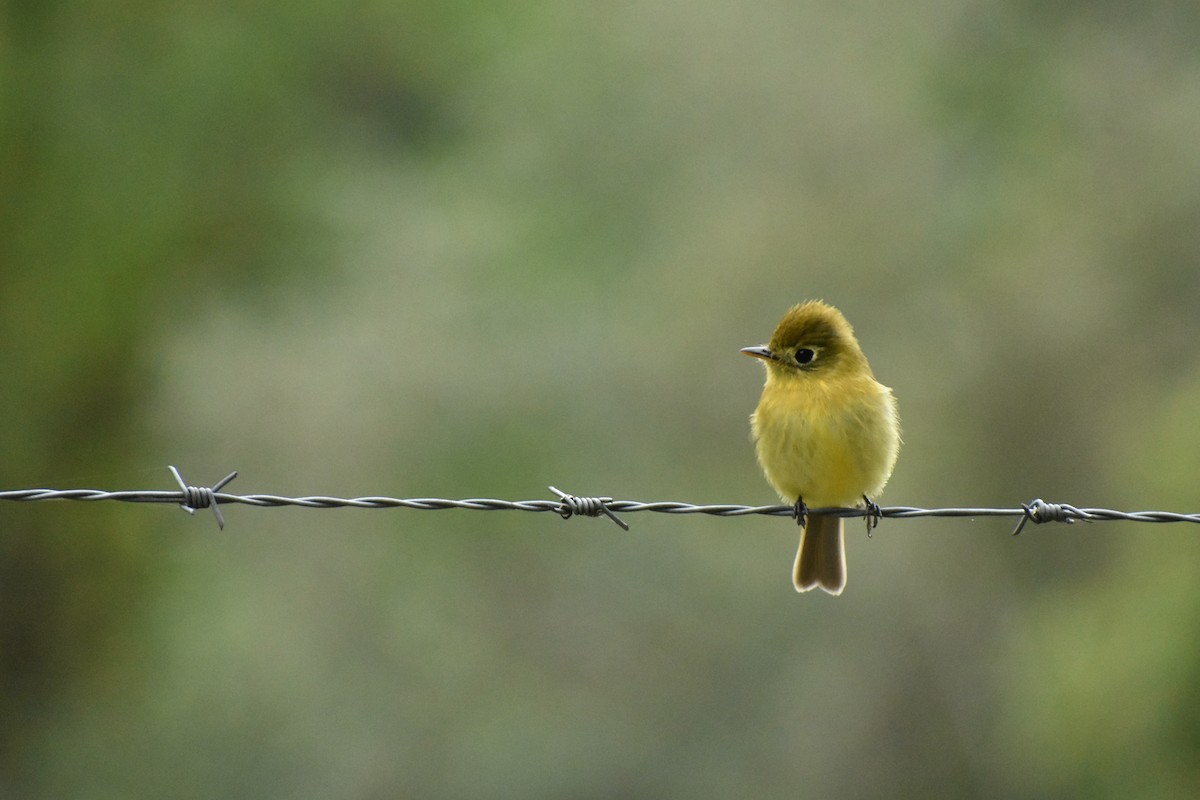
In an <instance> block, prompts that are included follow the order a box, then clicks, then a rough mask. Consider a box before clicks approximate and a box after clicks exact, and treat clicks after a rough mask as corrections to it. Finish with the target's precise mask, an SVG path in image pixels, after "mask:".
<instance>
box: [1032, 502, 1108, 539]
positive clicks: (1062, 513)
mask: <svg viewBox="0 0 1200 800" xmlns="http://www.w3.org/2000/svg"><path fill="white" fill-rule="evenodd" d="M1021 508H1022V509H1024V511H1025V514H1024V516H1022V517H1021V519H1020V520H1019V521H1018V522H1017V527H1016V528H1014V529H1013V532H1012V535H1013V536H1016V535H1017V534H1019V533H1020V532H1021V531H1022V530H1023V529H1024V528H1025V523H1027V522H1032V523H1033V524H1035V525H1041V524H1042V523H1043V522H1065V523H1066V524H1068V525H1070V524H1071V523H1072V522H1075V521H1076V520H1082V521H1083V522H1091V521H1092V519H1093V517H1092V515H1091V514H1089V513H1088V512H1086V511H1083V510H1081V509H1078V508H1076V507H1075V506H1072V505H1068V504H1067V503H1047V502H1046V501H1044V500H1042V499H1041V498H1040V497H1039V498H1038V499H1036V500H1034V501H1033V502H1032V503H1022V504H1021Z"/></svg>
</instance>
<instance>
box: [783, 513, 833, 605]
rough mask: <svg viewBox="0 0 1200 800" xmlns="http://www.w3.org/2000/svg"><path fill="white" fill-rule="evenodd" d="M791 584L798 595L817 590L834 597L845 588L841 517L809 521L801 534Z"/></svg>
mask: <svg viewBox="0 0 1200 800" xmlns="http://www.w3.org/2000/svg"><path fill="white" fill-rule="evenodd" d="M792 583H793V584H794V585H795V586H796V591H797V592H807V591H808V590H809V589H815V588H817V587H818V586H819V587H821V588H822V589H824V590H825V591H827V592H829V593H830V594H835V595H836V594H841V593H842V589H845V588H846V546H845V543H844V542H843V541H842V518H841V517H827V516H817V517H811V516H810V517H809V518H808V525H807V526H806V527H805V528H804V531H803V532H802V533H801V534H800V550H799V552H797V553H796V566H795V568H794V569H793V571H792Z"/></svg>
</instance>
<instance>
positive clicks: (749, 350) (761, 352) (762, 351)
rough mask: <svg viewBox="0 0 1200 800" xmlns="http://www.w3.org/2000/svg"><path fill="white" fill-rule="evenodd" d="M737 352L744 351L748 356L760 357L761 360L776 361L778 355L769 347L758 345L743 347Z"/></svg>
mask: <svg viewBox="0 0 1200 800" xmlns="http://www.w3.org/2000/svg"><path fill="white" fill-rule="evenodd" d="M739 352H741V353H745V354H746V355H748V356H754V357H755V358H761V359H762V360H763V361H778V360H779V357H778V356H776V355H775V354H774V353H772V352H771V351H770V349H768V348H766V347H763V346H762V345H758V346H756V347H743V348H742V349H741V350H740V351H739Z"/></svg>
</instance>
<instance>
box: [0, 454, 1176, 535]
mask: <svg viewBox="0 0 1200 800" xmlns="http://www.w3.org/2000/svg"><path fill="white" fill-rule="evenodd" d="M170 469H171V474H172V475H173V476H174V478H175V480H176V482H177V483H178V484H179V486H180V489H179V490H178V491H159V490H125V491H104V490H101V489H14V490H8V491H0V501H4V500H7V501H12V502H36V501H41V500H75V501H81V502H99V501H117V502H122V503H174V504H177V505H179V506H181V507H182V508H183V509H184V510H185V511H187V512H188V513H194V512H195V511H197V510H199V509H203V508H212V510H213V514H214V516H215V517H216V519H217V524H218V525H219V526H220V527H221V528H224V527H225V519H224V517H223V516H222V514H221V508H220V507H221V505H223V504H230V503H233V504H240V505H248V506H257V507H258V508H280V507H284V506H296V507H299V508H407V509H413V510H418V511H442V510H447V509H465V510H469V511H534V512H546V511H550V512H554V513H556V514H558V515H559V516H561V517H562V518H563V519H569V518H570V517H572V516H577V515H582V516H592V517H597V516H607V517H608V518H609V519H611V520H612V521H613V522H614V523H616V524H617V525H620V526H621V527H622V528H624V529H625V530H629V526H628V525H627V524H626V523H625V522H624V521H623V520H622V519H621V518H620V517H618V516H617V514H618V513H620V514H630V513H634V512H639V511H649V512H655V513H660V514H706V515H710V516H717V517H744V516H751V515H764V516H772V517H794V516H795V508H794V507H793V506H789V505H763V506H747V505H734V504H694V503H681V502H670V501H655V502H642V501H640V500H614V499H613V498H611V497H576V496H575V495H571V494H568V493H566V492H562V491H560V490H558V489H556V488H554V487H553V486H551V487H549V489H550V491H551V492H553V493H554V494H555V495H557V496H558V499H557V500H499V499H496V498H489V497H472V498H466V499H462V500H452V499H448V498H441V497H412V498H399V497H382V496H368V497H328V496H324V495H310V496H306V497H283V496H280V495H273V494H246V495H238V494H230V493H227V492H222V491H220V489H221V488H222V487H224V486H225V485H226V484H227V483H229V482H230V481H232V480H233V479H234V478H235V477H237V473H236V472H233V473H230V474H229V475H228V476H226V477H225V478H224V479H222V480H221V481H220V482H218V483H216V484H214V485H213V486H212V487H211V488H209V487H197V486H190V485H188V484H187V483H186V482H185V481H184V480H183V477H182V476H181V475H180V474H179V471H178V470H177V469H175V467H171V468H170ZM808 514H809V515H830V516H839V517H867V516H868V515H871V516H874V515H875V514H876V512H875V511H874V510H868V509H865V508H810V509H808ZM878 516H880V517H883V518H887V519H913V518H918V517H1015V518H1017V524H1016V528H1015V529H1014V530H1013V535H1014V536H1015V535H1017V534H1019V533H1020V532H1021V531H1022V530H1024V528H1025V526H1026V525H1027V524H1029V523H1033V524H1043V523H1047V522H1061V523H1066V524H1070V523H1074V522H1109V521H1114V520H1124V521H1129V522H1149V523H1167V522H1194V523H1200V513H1194V514H1183V513H1177V512H1172V511H1118V510H1116V509H1111V508H1077V507H1076V506H1073V505H1069V504H1066V503H1047V502H1045V501H1043V500H1040V499H1038V500H1034V501H1032V502H1030V503H1022V504H1021V505H1020V506H1018V507H1015V508H916V507H913V506H885V507H882V508H879V509H878Z"/></svg>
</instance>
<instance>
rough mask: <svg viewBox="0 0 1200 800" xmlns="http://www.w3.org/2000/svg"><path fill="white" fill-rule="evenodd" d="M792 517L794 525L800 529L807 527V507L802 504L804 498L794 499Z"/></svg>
mask: <svg viewBox="0 0 1200 800" xmlns="http://www.w3.org/2000/svg"><path fill="white" fill-rule="evenodd" d="M792 517H793V518H794V519H795V520H796V524H797V525H799V526H800V527H801V528H804V527H807V525H808V506H806V505H805V504H804V498H803V497H798V498H796V505H794V506H792Z"/></svg>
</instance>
